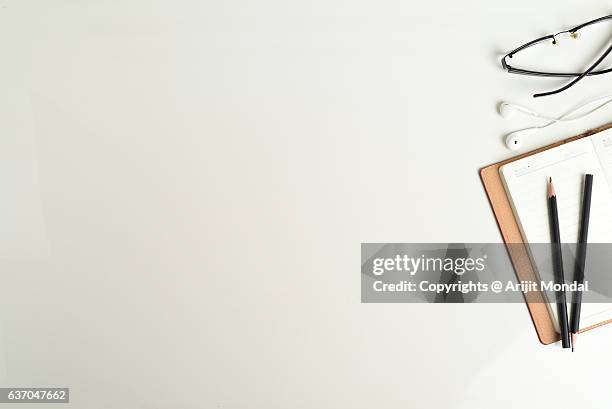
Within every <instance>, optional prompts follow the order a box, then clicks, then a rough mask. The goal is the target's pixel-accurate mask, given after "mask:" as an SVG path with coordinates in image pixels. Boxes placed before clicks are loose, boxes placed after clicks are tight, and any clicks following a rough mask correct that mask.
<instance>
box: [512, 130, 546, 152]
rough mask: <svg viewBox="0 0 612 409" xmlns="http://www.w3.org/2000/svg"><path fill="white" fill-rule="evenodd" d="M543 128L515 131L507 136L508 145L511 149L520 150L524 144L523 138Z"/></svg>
mask: <svg viewBox="0 0 612 409" xmlns="http://www.w3.org/2000/svg"><path fill="white" fill-rule="evenodd" d="M540 129H541V128H538V127H533V128H525V129H521V130H520V131H514V132H512V133H511V134H508V136H506V147H507V148H508V149H510V150H511V151H518V150H519V149H521V147H522V146H523V138H525V137H526V136H529V135H533V134H534V133H536V132H538V131H539V130H540Z"/></svg>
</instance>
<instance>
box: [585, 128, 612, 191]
mask: <svg viewBox="0 0 612 409" xmlns="http://www.w3.org/2000/svg"><path fill="white" fill-rule="evenodd" d="M590 139H591V141H592V142H593V146H594V147H595V152H596V153H597V156H598V157H599V162H600V163H601V166H602V168H603V170H604V173H605V175H606V178H607V180H608V186H612V183H611V182H612V129H608V130H607V131H603V132H599V133H596V134H595V135H592V136H591V137H590Z"/></svg>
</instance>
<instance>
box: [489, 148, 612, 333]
mask: <svg viewBox="0 0 612 409" xmlns="http://www.w3.org/2000/svg"><path fill="white" fill-rule="evenodd" d="M611 141H612V139H611ZM610 147H612V145H611V146H610ZM602 149H604V148H602ZM606 152H610V153H609V155H610V156H609V161H610V165H609V166H608V165H606V167H607V168H609V173H610V175H611V176H612V149H609V150H606ZM601 162H602V161H601V160H600V157H599V154H598V152H597V150H596V148H595V144H594V142H593V141H592V140H591V138H582V139H579V140H577V141H574V142H570V143H567V144H564V145H560V146H558V147H556V148H553V149H549V150H547V151H544V152H540V153H538V154H535V155H532V156H529V157H526V158H523V159H520V160H517V161H515V162H512V163H509V164H507V165H504V166H502V167H501V168H500V173H501V175H502V179H503V180H504V184H505V186H506V190H507V191H508V195H509V197H510V201H511V203H512V206H513V210H514V213H515V216H516V218H517V221H518V222H519V227H520V228H521V232H522V235H523V239H524V240H525V241H526V242H528V243H550V225H549V214H548V201H547V195H546V182H547V180H548V178H549V177H552V179H553V183H554V186H555V191H556V193H557V206H558V212H559V229H560V232H561V241H562V242H563V243H576V242H578V236H579V229H580V212H581V203H582V187H583V182H584V175H585V174H586V173H591V174H593V192H592V198H591V218H590V223H589V237H588V241H589V242H590V243H611V242H612V194H611V192H610V187H609V185H608V182H607V180H608V179H607V175H606V171H605V170H604V166H603V165H602V163H601ZM534 253H541V252H534ZM534 262H535V263H536V264H537V265H543V264H544V260H534ZM572 275H573V271H565V277H566V279H567V278H571V277H572ZM551 312H552V313H553V315H554V316H555V325H557V319H556V308H551ZM610 318H612V309H611V308H610V306H608V305H606V304H587V303H585V304H584V305H583V306H582V313H581V320H580V321H581V327H586V326H589V325H592V324H596V323H598V322H601V321H605V320H607V319H610Z"/></svg>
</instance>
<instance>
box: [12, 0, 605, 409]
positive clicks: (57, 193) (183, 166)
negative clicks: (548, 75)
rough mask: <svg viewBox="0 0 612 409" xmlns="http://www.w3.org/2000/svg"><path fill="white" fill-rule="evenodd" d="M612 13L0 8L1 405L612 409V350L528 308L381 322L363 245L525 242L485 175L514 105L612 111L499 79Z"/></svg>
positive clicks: (85, 4)
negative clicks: (505, 218) (492, 204)
mask: <svg viewBox="0 0 612 409" xmlns="http://www.w3.org/2000/svg"><path fill="white" fill-rule="evenodd" d="M609 10H610V9H609V3H608V2H605V1H591V2H589V4H588V5H587V4H585V3H584V2H582V1H577V0H574V1H564V2H559V1H552V0H546V1H538V2H535V1H527V0H514V1H511V2H507V1H485V0H481V1H476V0H471V1H461V2H452V1H447V2H426V1H419V2H417V1H390V0H382V1H376V2H374V1H363V0H358V1H354V2H346V1H344V2H343V1H338V0H327V1H293V0H290V1H280V0H269V1H262V2H249V1H244V0H229V1H216V2H213V1H195V0H194V1H185V0H179V1H156V0H147V1H144V0H141V1H138V0H126V1H92V0H90V1H69V0H56V1H53V2H51V1H44V2H43V1H31V0H19V1H17V0H0V51H1V55H2V56H1V57H0V58H1V63H0V74H1V75H0V89H1V90H2V91H1V93H0V108H1V111H0V112H2V116H1V120H0V141H1V149H0V186H2V189H3V192H4V193H3V196H2V200H0V226H1V227H0V268H1V271H2V285H1V286H0V318H1V321H0V324H1V325H0V384H1V385H2V386H5V385H6V386H8V385H10V386H68V387H70V388H71V389H72V393H71V401H72V403H71V405H70V407H74V408H88V409H89V408H137V407H138V408H145V407H146V408H153V407H160V408H161V407H173V408H202V407H207V408H213V407H215V408H265V409H271V408H372V407H376V408H400V407H401V408H406V407H415V408H416V407H430V408H489V407H491V403H493V402H494V403H495V406H496V407H503V408H510V407H517V406H521V407H522V406H525V405H527V402H528V406H530V407H534V406H536V405H539V406H542V407H552V406H553V405H563V407H571V406H572V405H580V407H597V408H599V407H604V406H609V399H610V397H609V393H608V388H609V382H610V380H609V367H610V363H611V358H612V352H611V351H612V350H611V349H610V343H611V342H612V327H609V328H602V329H599V330H597V331H594V332H592V333H590V334H588V335H585V336H583V337H581V338H580V340H579V341H580V344H579V345H578V349H577V352H575V353H574V354H572V353H569V352H565V351H561V350H560V347H558V346H549V347H545V346H542V345H540V344H539V343H538V341H537V338H536V335H535V332H534V330H533V327H532V324H531V322H530V320H529V316H528V314H527V311H526V308H525V307H524V306H523V305H485V304H481V305H463V306H462V305H457V306H450V305H382V304H380V305H377V304H370V305H365V304H361V303H360V299H359V297H360V290H359V287H360V278H359V265H360V257H359V247H360V243H361V242H428V241H434V242H487V241H499V240H500V236H499V233H498V230H497V226H496V224H495V221H494V220H493V217H492V215H491V211H490V208H489V204H488V202H487V200H486V197H485V194H484V192H483V189H482V186H481V183H480V180H479V177H478V172H477V171H478V169H479V168H480V167H482V166H484V165H487V164H489V163H492V162H495V161H498V160H500V159H503V158H506V157H509V156H510V155H511V153H509V151H507V150H506V149H505V147H504V145H503V143H502V139H503V135H504V134H505V133H507V132H509V131H511V130H515V129H519V128H521V127H524V126H528V125H531V124H533V122H532V121H530V120H529V119H516V120H512V121H508V120H504V119H502V118H500V117H499V116H498V114H497V113H496V104H497V103H499V102H500V101H502V100H509V101H512V102H517V103H523V104H526V105H529V106H531V107H533V108H536V109H540V110H542V111H546V112H550V113H557V112H561V111H562V110H563V109H564V108H567V107H568V106H571V105H574V104H576V103H577V102H579V101H581V100H584V99H585V98H588V97H590V96H593V95H596V94H603V93H607V92H611V91H612V86H611V85H610V81H609V80H610V77H605V78H604V77H602V78H598V79H593V78H591V79H588V80H585V81H584V82H583V83H582V84H580V85H579V86H576V87H575V88H573V89H571V90H570V91H568V92H566V93H564V94H562V95H560V96H558V97H553V98H551V99H545V100H541V101H533V100H532V99H531V98H530V93H531V92H533V91H540V90H549V89H551V87H553V88H554V86H556V85H557V84H559V83H561V82H560V81H556V80H550V79H538V78H531V79H529V78H524V77H519V76H511V75H509V74H507V73H505V72H503V71H502V70H501V68H500V66H499V57H500V56H501V54H502V53H503V52H504V51H507V50H508V49H510V48H512V47H514V46H516V45H518V44H521V43H523V42H525V41H527V40H530V39H532V38H535V37H536V36H539V35H543V34H546V33H549V32H552V31H555V30H557V29H558V28H563V27H569V26H572V25H575V24H578V23H581V22H583V21H587V20H589V19H591V18H595V17H599V16H601V15H605V14H607V13H608V12H609ZM611 115H612V110H611V109H607V110H604V112H599V113H597V114H595V115H593V116H591V117H590V118H588V119H585V120H582V121H579V122H578V123H575V124H569V125H564V126H555V127H551V128H550V129H548V130H547V131H546V132H543V133H542V134H541V135H540V136H537V137H535V138H534V139H533V140H532V141H531V143H529V144H528V146H527V148H529V147H531V148H533V147H536V146H538V145H542V144H545V143H548V142H552V141H554V140H556V139H559V138H562V137H565V136H570V135H573V134H575V133H577V132H578V131H580V130H583V129H586V128H589V127H592V126H596V125H600V124H603V123H605V122H607V120H609V119H610V117H611ZM440 164H444V165H445V166H440ZM572 374H579V375H580V377H579V379H578V380H576V379H575V378H573V377H572ZM109 391H112V393H109ZM24 407H26V406H24ZM33 407H38V406H33Z"/></svg>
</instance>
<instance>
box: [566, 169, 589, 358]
mask: <svg viewBox="0 0 612 409" xmlns="http://www.w3.org/2000/svg"><path fill="white" fill-rule="evenodd" d="M592 191H593V175H591V174H587V175H585V176H584V188H583V194H582V216H581V219H580V236H579V238H578V248H577V249H576V264H575V265H574V281H575V282H576V283H578V285H581V284H583V283H584V267H585V264H586V253H587V240H588V235H589V217H590V214H591V192H592ZM581 304H582V291H578V290H576V291H574V293H573V294H572V312H571V314H570V317H571V320H570V333H571V334H572V351H574V347H575V345H576V338H577V337H578V331H579V330H580V306H581Z"/></svg>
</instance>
